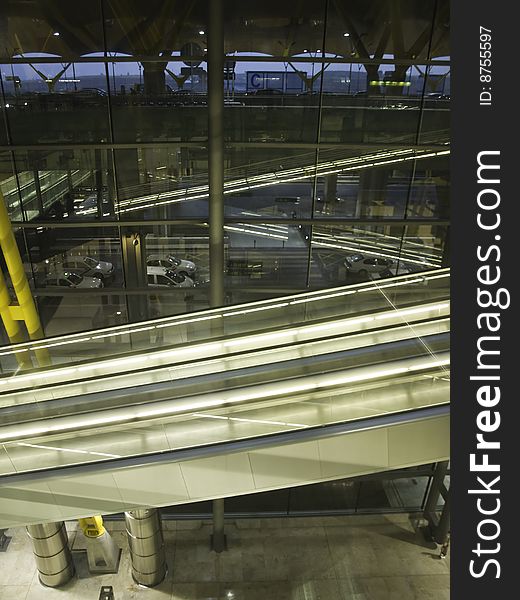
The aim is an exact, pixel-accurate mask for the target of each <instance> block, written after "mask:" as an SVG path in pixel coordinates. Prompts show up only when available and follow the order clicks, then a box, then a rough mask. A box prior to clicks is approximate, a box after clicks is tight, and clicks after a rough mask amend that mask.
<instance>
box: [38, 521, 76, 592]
mask: <svg viewBox="0 0 520 600" xmlns="http://www.w3.org/2000/svg"><path fill="white" fill-rule="evenodd" d="M27 534H28V535H29V538H30V539H31V543H32V546H33V552H34V557H35V559H36V568H37V569H38V577H39V579H40V582H41V583H42V584H43V585H46V586H48V587H58V586H60V585H64V584H65V583H67V582H68V581H70V579H71V578H72V576H73V575H74V565H73V563H72V556H71V553H70V549H69V542H68V538H67V531H66V530H65V523H63V521H59V522H57V523H43V524H41V525H28V526H27Z"/></svg>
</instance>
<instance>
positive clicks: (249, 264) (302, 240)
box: [224, 204, 309, 292]
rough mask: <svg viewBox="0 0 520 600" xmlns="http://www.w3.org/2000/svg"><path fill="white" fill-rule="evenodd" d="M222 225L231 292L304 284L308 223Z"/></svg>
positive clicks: (301, 285)
mask: <svg viewBox="0 0 520 600" xmlns="http://www.w3.org/2000/svg"><path fill="white" fill-rule="evenodd" d="M290 206H291V207H292V210H294V207H293V205H292V204H291V205H290ZM224 229H225V231H226V234H227V239H228V252H227V272H226V274H227V277H226V286H227V287H228V288H229V291H230V292H232V290H233V288H243V287H271V286H275V287H278V286H282V287H285V288H287V287H289V288H291V287H300V288H301V287H305V285H306V280H307V264H308V244H309V227H308V226H304V225H267V224H266V225H264V224H258V225H257V224H247V223H236V224H233V225H225V226H224Z"/></svg>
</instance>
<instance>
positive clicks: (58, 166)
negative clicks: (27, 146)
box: [15, 149, 115, 221]
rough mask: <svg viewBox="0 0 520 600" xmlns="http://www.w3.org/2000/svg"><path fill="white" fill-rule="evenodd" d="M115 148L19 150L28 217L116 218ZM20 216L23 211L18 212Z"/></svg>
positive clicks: (24, 208)
mask: <svg viewBox="0 0 520 600" xmlns="http://www.w3.org/2000/svg"><path fill="white" fill-rule="evenodd" d="M112 160H113V159H112V151H110V150H87V149H66V150H65V149H56V150H27V151H17V152H15V161H16V167H17V171H18V182H19V186H20V195H21V198H22V205H23V210H24V214H23V218H24V219H25V220H27V221H33V220H36V219H40V220H43V221H49V220H56V221H62V220H71V219H75V220H85V219H99V218H102V219H106V218H114V200H115V187H114V178H113V172H114V171H113V164H112ZM16 216H17V219H16V220H20V218H21V217H22V215H20V214H18V215H16Z"/></svg>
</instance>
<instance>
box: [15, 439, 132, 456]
mask: <svg viewBox="0 0 520 600" xmlns="http://www.w3.org/2000/svg"><path fill="white" fill-rule="evenodd" d="M17 446H26V447H27V448H38V449H41V450H56V451H58V452H73V453H74V454H93V455H94V456H106V457H108V458H121V455H120V454H108V453H107V452H92V451H90V450H73V449H72V448H58V447H57V446H40V445H39V444H28V443H26V442H18V444H17Z"/></svg>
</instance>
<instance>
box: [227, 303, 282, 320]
mask: <svg viewBox="0 0 520 600" xmlns="http://www.w3.org/2000/svg"><path fill="white" fill-rule="evenodd" d="M288 305H289V303H288V302H281V303H280V304H271V305H270V306H259V307H258V308H249V309H247V310H238V311H235V312H228V313H224V314H223V315H222V316H224V317H234V316H236V315H247V314H249V313H253V312H259V311H263V310H271V309H273V308H281V307H282V306H288Z"/></svg>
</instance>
